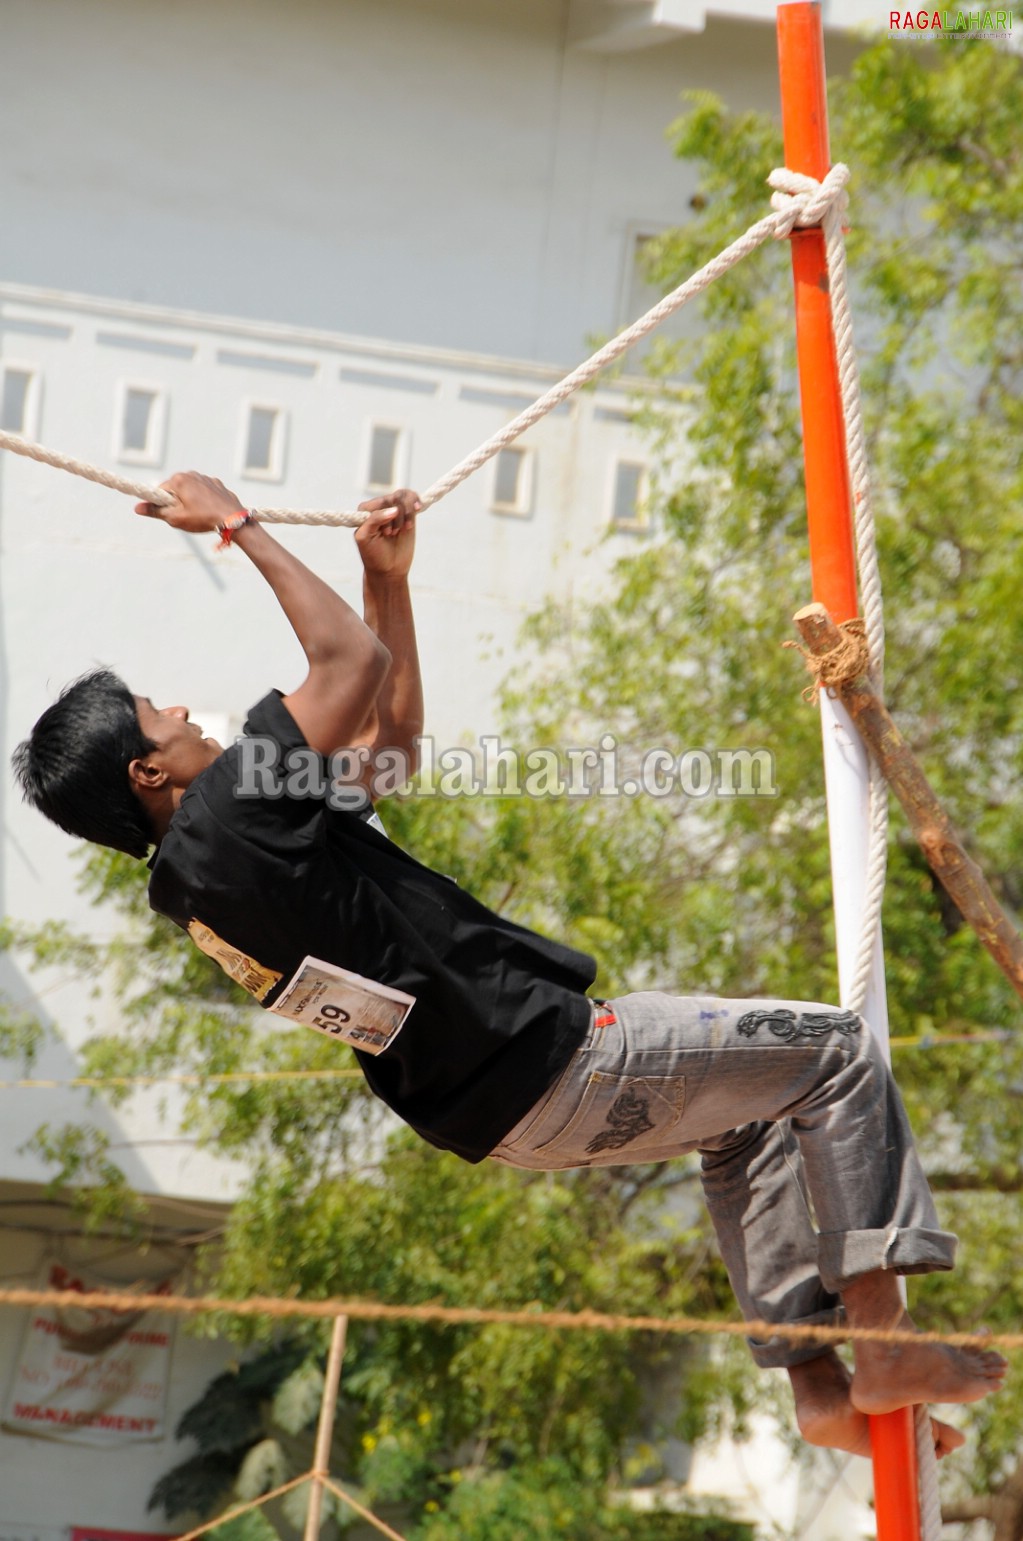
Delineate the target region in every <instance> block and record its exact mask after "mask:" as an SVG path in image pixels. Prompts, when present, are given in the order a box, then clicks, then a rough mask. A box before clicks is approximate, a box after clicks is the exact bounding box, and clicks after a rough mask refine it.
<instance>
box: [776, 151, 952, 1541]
mask: <svg viewBox="0 0 1023 1541" xmlns="http://www.w3.org/2000/svg"><path fill="white" fill-rule="evenodd" d="M768 180H769V181H770V184H771V186H772V187H773V188H775V189H776V191H775V193H774V195H773V197H772V199H771V203H772V205H773V206H774V207H775V208H776V209H784V208H786V207H787V206H788V204H789V201H790V199H791V198H793V197H798V196H800V195H803V196H805V195H807V194H810V193H812V191H813V189H814V188H815V187H817V186H819V185H820V184H818V183H817V182H816V181H815V179H814V178H813V177H807V176H802V175H800V174H799V173H797V172H792V171H788V170H781V171H774V172H772V173H771V176H770V178H769V179H768ZM847 202H848V200H847V197H846V194H845V193H844V191H843V192H842V193H841V194H840V195H839V197H838V198H836V199H834V200H833V201H832V203H831V204H830V205H829V207H828V209H827V210H826V211H825V214H824V217H823V219H822V221H821V224H822V226H823V230H824V241H825V249H826V253H827V262H828V284H829V289H830V297H831V319H832V330H833V333H834V338H835V354H836V360H837V365H838V380H839V388H840V392H841V397H842V418H843V422H844V424H845V444H846V459H847V462H848V466H849V485H850V491H851V493H852V502H853V529H854V533H855V537H856V565H857V569H858V576H859V588H860V604H861V608H862V610H863V618H864V622H865V629H866V634H867V648H868V654H869V658H870V671H871V675H872V677H873V682H874V685H875V688H876V690H877V692H878V694H879V695H881V696H883V692H884V610H883V606H882V601H881V572H880V567H879V565H878V560H877V539H876V531H875V526H874V511H873V501H872V497H871V487H870V464H869V459H868V456H867V436H866V431H865V429H864V426H863V409H862V404H861V400H860V380H859V368H858V365H857V361H856V351H855V348H854V345H853V330H852V307H851V305H850V304H849V288H848V269H847V265H846V254H845V233H844V230H843V218H844V215H845V210H846V205H847ZM869 764H870V788H869V790H870V815H869V832H868V841H867V878H866V892H865V895H864V904H863V915H862V917H861V934H860V947H859V952H858V954H857V958H856V970H855V973H854V975H853V978H852V981H851V982H850V984H849V987H848V989H847V990H846V991H845V992H844V996H843V1001H842V1004H843V1005H844V1006H847V1007H848V1008H849V1009H850V1010H852V1011H862V1009H863V1005H864V1002H865V1000H866V996H867V990H868V987H869V981H870V974H871V971H872V968H873V962H874V949H875V945H876V938H877V933H878V927H879V926H880V923H881V906H882V903H883V900H884V889H885V876H886V872H887V865H888V783H887V782H886V780H885V778H884V774H883V772H882V770H881V767H880V765H879V764H878V762H877V761H876V760H875V759H874V758H873V756H870V757H869ZM913 1426H914V1433H915V1438H916V1451H917V1489H918V1493H919V1498H920V1541H941V1537H942V1521H941V1498H940V1495H939V1491H938V1461H937V1456H936V1455H935V1453H934V1436H933V1434H932V1432H931V1416H930V1412H929V1411H928V1409H927V1408H926V1407H923V1406H921V1407H916V1408H914V1424H913Z"/></svg>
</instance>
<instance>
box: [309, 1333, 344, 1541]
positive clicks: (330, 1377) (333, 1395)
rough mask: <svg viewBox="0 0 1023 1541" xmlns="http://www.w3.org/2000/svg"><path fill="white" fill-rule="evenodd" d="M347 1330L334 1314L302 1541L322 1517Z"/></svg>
mask: <svg viewBox="0 0 1023 1541" xmlns="http://www.w3.org/2000/svg"><path fill="white" fill-rule="evenodd" d="M347 1333H348V1318H347V1316H336V1317H335V1318H334V1328H333V1331H332V1332H331V1335H330V1352H329V1354H328V1355H327V1370H326V1374H325V1375H324V1377H323V1396H322V1398H321V1400H320V1421H319V1423H318V1424H317V1425H316V1448H315V1450H314V1452H313V1472H312V1476H313V1485H312V1491H311V1493H310V1494H309V1507H308V1509H307V1510H306V1513H305V1531H304V1533H303V1541H317V1537H318V1536H319V1534H320V1522H321V1519H322V1517H323V1478H324V1477H326V1476H328V1475H329V1470H330V1466H329V1463H330V1442H331V1440H332V1439H333V1437H334V1414H335V1412H336V1410H337V1394H338V1388H339V1386H340V1384H341V1362H342V1360H343V1359H344V1356H345V1337H346V1335H347Z"/></svg>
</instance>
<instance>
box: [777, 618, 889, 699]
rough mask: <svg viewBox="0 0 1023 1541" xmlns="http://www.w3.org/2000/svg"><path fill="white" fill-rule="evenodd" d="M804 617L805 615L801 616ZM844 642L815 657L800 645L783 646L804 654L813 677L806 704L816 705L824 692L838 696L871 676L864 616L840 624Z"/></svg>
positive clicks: (788, 644) (795, 643)
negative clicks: (852, 682)
mask: <svg viewBox="0 0 1023 1541" xmlns="http://www.w3.org/2000/svg"><path fill="white" fill-rule="evenodd" d="M800 613H801V614H804V613H806V612H802V611H801V612H800ZM838 630H839V631H840V632H841V634H842V636H841V641H840V642H838V643H837V644H836V645H835V646H834V647H833V648H831V649H830V650H829V651H828V652H826V653H812V652H810V651H809V649H807V648H804V647H800V645H799V643H798V642H783V643H782V647H786V648H793V649H794V650H795V651H796V652H797V653H801V654H802V656H803V659H804V661H805V663H806V667H807V669H808V671H809V672H810V674H811V675H812V676H813V682H812V684H810V685H808V686H807V687H806V689H805V690H804V691H803V700H804V701H807V702H809V704H810V705H811V706H816V705H817V700H818V698H819V696H820V693H821V691H822V690H825V691H827V693H828V694H829V695H837V694H838V692H839V689H840V687H841V686H842V685H847V684H849V683H850V682H851V681H852V680H856V679H860V678H861V677H862V676H863V675H866V674H869V672H870V648H869V645H868V642H867V625H866V622H865V621H864V620H863V618H862V617H861V616H854V617H853V618H852V619H851V620H848V621H841V622H840V623H839V626H838Z"/></svg>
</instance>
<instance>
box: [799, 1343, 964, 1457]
mask: <svg viewBox="0 0 1023 1541" xmlns="http://www.w3.org/2000/svg"><path fill="white" fill-rule="evenodd" d="M789 1380H790V1381H791V1383H792V1394H793V1396H794V1398H795V1402H796V1422H797V1423H798V1424H799V1432H800V1434H802V1436H803V1438H804V1439H805V1440H806V1442H807V1444H810V1445H821V1446H823V1447H824V1448H825V1449H828V1450H844V1451H846V1452H847V1453H848V1454H849V1455H863V1456H867V1457H868V1458H869V1457H870V1453H871V1450H870V1423H869V1421H868V1418H867V1415H866V1413H864V1412H860V1411H859V1410H858V1409H857V1408H855V1407H854V1406H853V1404H852V1402H851V1400H850V1397H849V1386H850V1381H851V1377H850V1375H849V1371H848V1370H847V1369H846V1367H845V1365H844V1364H843V1363H842V1361H841V1359H839V1357H838V1355H837V1354H836V1353H835V1351H834V1349H828V1350H827V1351H826V1352H825V1353H823V1354H821V1355H819V1356H818V1358H816V1359H808V1360H807V1361H806V1362H805V1363H803V1364H797V1365H793V1366H792V1368H791V1369H790V1370H789ZM931 1433H932V1435H933V1436H934V1453H935V1455H936V1456H937V1457H938V1459H939V1461H940V1460H941V1459H942V1458H943V1457H944V1456H946V1455H951V1453H952V1451H953V1450H958V1449H959V1447H960V1446H961V1445H963V1444H965V1442H966V1436H965V1435H964V1434H960V1432H959V1430H958V1429H954V1428H953V1427H952V1426H951V1424H948V1423H942V1421H941V1419H940V1418H932V1419H931Z"/></svg>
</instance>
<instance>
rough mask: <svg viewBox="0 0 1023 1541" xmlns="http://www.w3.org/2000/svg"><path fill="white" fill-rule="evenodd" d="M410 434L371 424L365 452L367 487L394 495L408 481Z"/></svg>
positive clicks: (384, 425)
mask: <svg viewBox="0 0 1023 1541" xmlns="http://www.w3.org/2000/svg"><path fill="white" fill-rule="evenodd" d="M407 466H408V434H407V433H406V432H405V430H404V428H399V427H396V426H395V425H394V424H391V423H371V424H370V430H369V442H368V446H367V450H366V486H367V487H371V488H374V489H379V490H380V491H384V492H391V491H392V490H393V489H394V488H395V487H398V486H400V485H401V483H402V482H403V481H404V480H405V477H406V473H407Z"/></svg>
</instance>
